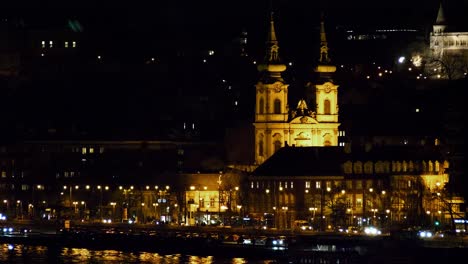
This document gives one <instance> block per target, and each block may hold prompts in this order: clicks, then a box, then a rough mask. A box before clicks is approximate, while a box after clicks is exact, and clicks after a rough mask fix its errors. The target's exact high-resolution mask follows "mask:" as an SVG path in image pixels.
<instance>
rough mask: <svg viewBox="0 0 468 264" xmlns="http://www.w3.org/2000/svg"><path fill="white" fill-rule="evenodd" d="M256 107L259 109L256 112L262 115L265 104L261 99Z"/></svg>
mask: <svg viewBox="0 0 468 264" xmlns="http://www.w3.org/2000/svg"><path fill="white" fill-rule="evenodd" d="M258 107H259V109H258V110H259V111H258V112H259V113H260V114H263V111H264V109H265V102H264V101H263V98H262V99H260V102H259V104H258Z"/></svg>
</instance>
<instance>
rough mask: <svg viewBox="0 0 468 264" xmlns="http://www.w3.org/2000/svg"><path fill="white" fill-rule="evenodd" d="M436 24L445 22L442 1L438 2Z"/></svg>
mask: <svg viewBox="0 0 468 264" xmlns="http://www.w3.org/2000/svg"><path fill="white" fill-rule="evenodd" d="M436 24H437V25H444V24H445V14H444V9H443V8H442V2H440V5H439V12H438V13H437V19H436Z"/></svg>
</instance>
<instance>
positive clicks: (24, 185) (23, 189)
mask: <svg viewBox="0 0 468 264" xmlns="http://www.w3.org/2000/svg"><path fill="white" fill-rule="evenodd" d="M21 190H22V191H27V190H29V185H27V184H22V185H21Z"/></svg>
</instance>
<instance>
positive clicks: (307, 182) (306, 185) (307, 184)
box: [305, 181, 310, 189]
mask: <svg viewBox="0 0 468 264" xmlns="http://www.w3.org/2000/svg"><path fill="white" fill-rule="evenodd" d="M305 187H306V189H310V181H306V182H305Z"/></svg>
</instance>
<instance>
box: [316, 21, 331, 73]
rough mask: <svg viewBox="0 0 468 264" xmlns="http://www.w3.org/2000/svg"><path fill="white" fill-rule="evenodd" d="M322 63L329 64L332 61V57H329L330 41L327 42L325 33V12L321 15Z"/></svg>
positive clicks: (320, 58) (320, 60)
mask: <svg viewBox="0 0 468 264" xmlns="http://www.w3.org/2000/svg"><path fill="white" fill-rule="evenodd" d="M319 62H320V63H325V64H328V63H329V62H330V57H328V43H327V34H326V33H325V21H324V15H323V12H322V13H321V16H320V57H319Z"/></svg>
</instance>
